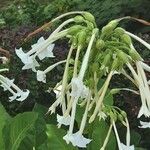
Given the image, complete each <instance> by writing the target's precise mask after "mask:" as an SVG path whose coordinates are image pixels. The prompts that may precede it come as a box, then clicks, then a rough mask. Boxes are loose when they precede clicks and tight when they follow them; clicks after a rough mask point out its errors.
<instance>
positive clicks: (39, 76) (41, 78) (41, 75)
mask: <svg viewBox="0 0 150 150" xmlns="http://www.w3.org/2000/svg"><path fill="white" fill-rule="evenodd" d="M37 80H38V81H41V82H43V83H46V74H45V73H44V71H40V70H38V71H37Z"/></svg>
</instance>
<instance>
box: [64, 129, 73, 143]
mask: <svg viewBox="0 0 150 150" xmlns="http://www.w3.org/2000/svg"><path fill="white" fill-rule="evenodd" d="M63 139H64V140H65V141H66V143H67V144H69V143H70V142H71V141H73V135H72V134H71V133H69V132H68V133H67V134H66V135H65V136H64V137H63Z"/></svg>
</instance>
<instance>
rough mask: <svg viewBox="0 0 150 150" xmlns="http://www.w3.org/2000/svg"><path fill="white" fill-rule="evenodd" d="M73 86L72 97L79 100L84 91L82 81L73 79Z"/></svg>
mask: <svg viewBox="0 0 150 150" xmlns="http://www.w3.org/2000/svg"><path fill="white" fill-rule="evenodd" d="M71 86H72V91H71V96H73V97H78V98H79V97H80V96H81V95H82V91H83V89H84V85H83V82H82V80H80V79H79V78H72V80H71Z"/></svg>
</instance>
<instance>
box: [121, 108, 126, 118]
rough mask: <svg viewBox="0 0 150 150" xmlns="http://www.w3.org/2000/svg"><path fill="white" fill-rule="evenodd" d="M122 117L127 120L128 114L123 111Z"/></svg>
mask: <svg viewBox="0 0 150 150" xmlns="http://www.w3.org/2000/svg"><path fill="white" fill-rule="evenodd" d="M121 115H122V116H123V117H124V118H126V117H127V114H126V112H125V111H123V110H122V111H121Z"/></svg>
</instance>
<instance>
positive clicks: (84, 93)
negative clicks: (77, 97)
mask: <svg viewBox="0 0 150 150" xmlns="http://www.w3.org/2000/svg"><path fill="white" fill-rule="evenodd" d="M89 93H90V90H89V88H87V87H86V86H85V85H84V86H83V91H82V93H81V98H88V95H89Z"/></svg>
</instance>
